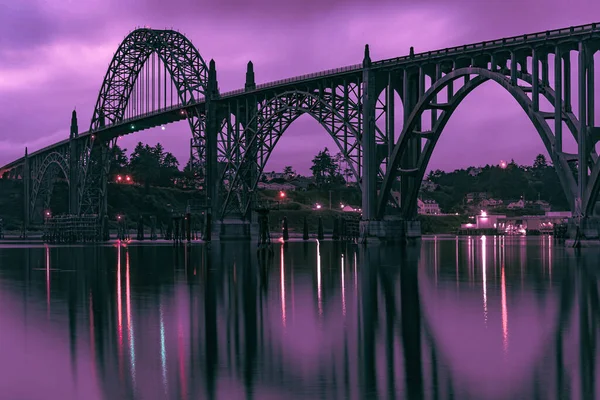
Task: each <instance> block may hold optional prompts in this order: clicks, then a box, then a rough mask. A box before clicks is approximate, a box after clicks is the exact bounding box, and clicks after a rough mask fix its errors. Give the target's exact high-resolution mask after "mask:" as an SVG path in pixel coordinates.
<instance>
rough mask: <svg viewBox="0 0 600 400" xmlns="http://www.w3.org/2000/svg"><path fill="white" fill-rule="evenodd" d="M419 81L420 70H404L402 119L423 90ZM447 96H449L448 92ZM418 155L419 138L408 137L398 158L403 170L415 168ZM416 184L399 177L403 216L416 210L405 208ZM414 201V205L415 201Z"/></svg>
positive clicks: (419, 147) (405, 117) (408, 115)
mask: <svg viewBox="0 0 600 400" xmlns="http://www.w3.org/2000/svg"><path fill="white" fill-rule="evenodd" d="M421 81H422V71H420V72H419V75H415V74H411V73H410V71H408V70H404V85H403V86H404V91H403V97H404V99H403V101H404V121H408V119H409V118H410V114H411V113H412V111H413V110H414V108H415V106H416V104H417V102H418V101H419V96H420V94H421V93H422V92H423V91H424V87H423V86H424V84H420V82H421ZM448 96H450V92H449V93H448ZM432 112H434V113H435V112H436V111H435V110H433V111H432ZM405 123H406V122H405ZM414 129H415V130H417V131H419V130H421V121H417V122H416V124H415V127H414ZM420 155H421V139H420V138H419V137H413V138H410V139H409V143H408V148H407V150H406V152H405V153H404V155H403V156H402V159H401V160H400V167H401V168H402V169H404V170H412V169H414V168H416V166H417V163H418V160H419V157H420ZM417 184H420V182H416V179H415V178H414V177H413V176H411V175H407V174H405V175H402V176H401V178H400V207H401V209H402V215H404V216H412V215H414V214H415V212H416V210H409V209H407V208H408V207H411V201H410V198H409V196H410V193H411V192H412V187H413V186H414V185H417ZM414 203H415V205H414V206H415V207H416V201H415V202H414Z"/></svg>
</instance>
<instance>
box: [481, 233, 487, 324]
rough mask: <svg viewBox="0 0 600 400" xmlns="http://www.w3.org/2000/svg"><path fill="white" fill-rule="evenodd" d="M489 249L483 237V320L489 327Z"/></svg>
mask: <svg viewBox="0 0 600 400" xmlns="http://www.w3.org/2000/svg"><path fill="white" fill-rule="evenodd" d="M486 258H487V249H486V237H485V236H482V237H481V268H482V269H483V321H484V323H485V326H486V328H487V318H488V309H487V272H486V270H487V268H486V267H487V265H486Z"/></svg>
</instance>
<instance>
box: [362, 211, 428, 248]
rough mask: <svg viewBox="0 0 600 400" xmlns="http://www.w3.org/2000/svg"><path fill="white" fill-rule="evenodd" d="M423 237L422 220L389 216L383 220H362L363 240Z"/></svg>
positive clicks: (380, 240) (401, 239)
mask: <svg viewBox="0 0 600 400" xmlns="http://www.w3.org/2000/svg"><path fill="white" fill-rule="evenodd" d="M420 237H421V222H420V221H416V220H410V221H408V220H404V219H402V218H394V217H387V218H384V219H383V220H371V221H360V240H361V242H385V243H393V242H400V241H406V240H414V239H419V238H420Z"/></svg>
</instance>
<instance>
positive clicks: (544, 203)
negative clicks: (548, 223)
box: [533, 200, 552, 212]
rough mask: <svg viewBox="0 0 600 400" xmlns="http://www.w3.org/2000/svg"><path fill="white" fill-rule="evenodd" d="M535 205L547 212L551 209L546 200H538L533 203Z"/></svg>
mask: <svg viewBox="0 0 600 400" xmlns="http://www.w3.org/2000/svg"><path fill="white" fill-rule="evenodd" d="M533 204H534V205H535V206H536V207H538V208H539V209H540V210H542V211H545V212H548V211H550V210H551V209H552V207H551V206H550V203H548V202H547V201H544V200H538V201H536V202H535V203H533Z"/></svg>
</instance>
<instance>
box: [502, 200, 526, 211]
mask: <svg viewBox="0 0 600 400" xmlns="http://www.w3.org/2000/svg"><path fill="white" fill-rule="evenodd" d="M506 208H508V209H509V210H513V209H515V208H525V200H523V199H521V200H519V201H514V202H511V203H508V206H507V207H506Z"/></svg>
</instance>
